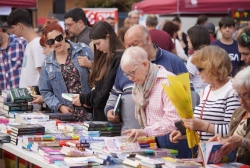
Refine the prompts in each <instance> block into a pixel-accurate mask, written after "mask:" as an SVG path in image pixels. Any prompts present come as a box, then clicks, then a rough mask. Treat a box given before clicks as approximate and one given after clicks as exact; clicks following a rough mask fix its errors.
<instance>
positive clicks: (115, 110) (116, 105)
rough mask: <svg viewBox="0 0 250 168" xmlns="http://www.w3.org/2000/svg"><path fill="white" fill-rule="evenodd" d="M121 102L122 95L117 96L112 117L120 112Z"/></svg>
mask: <svg viewBox="0 0 250 168" xmlns="http://www.w3.org/2000/svg"><path fill="white" fill-rule="evenodd" d="M121 102H122V94H119V95H118V97H117V100H116V103H115V107H114V115H115V116H116V115H117V114H118V113H119V112H120V106H121Z"/></svg>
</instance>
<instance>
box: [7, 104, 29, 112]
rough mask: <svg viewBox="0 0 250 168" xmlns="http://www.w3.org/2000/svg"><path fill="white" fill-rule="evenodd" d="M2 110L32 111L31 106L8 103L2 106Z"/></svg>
mask: <svg viewBox="0 0 250 168" xmlns="http://www.w3.org/2000/svg"><path fill="white" fill-rule="evenodd" d="M3 109H4V110H7V111H31V110H33V105H31V104H30V105H28V104H26V103H20V104H18V103H9V104H4V105H3Z"/></svg>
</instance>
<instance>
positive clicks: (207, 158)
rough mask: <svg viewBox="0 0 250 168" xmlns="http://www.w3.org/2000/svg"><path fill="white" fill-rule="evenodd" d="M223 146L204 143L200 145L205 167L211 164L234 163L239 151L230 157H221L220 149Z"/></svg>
mask: <svg viewBox="0 0 250 168" xmlns="http://www.w3.org/2000/svg"><path fill="white" fill-rule="evenodd" d="M222 146H223V144H221V142H204V143H200V150H201V151H200V152H201V154H202V158H203V163H204V166H205V167H207V165H209V164H218V163H229V162H234V161H235V158H236V152H237V150H234V151H232V152H231V153H229V154H228V155H221V152H220V150H219V149H220V148H221V147H222Z"/></svg>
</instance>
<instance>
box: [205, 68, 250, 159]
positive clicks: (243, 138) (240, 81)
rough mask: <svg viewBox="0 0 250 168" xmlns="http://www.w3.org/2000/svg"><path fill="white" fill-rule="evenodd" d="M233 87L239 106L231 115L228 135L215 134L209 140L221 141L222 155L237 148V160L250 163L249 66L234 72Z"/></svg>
mask: <svg viewBox="0 0 250 168" xmlns="http://www.w3.org/2000/svg"><path fill="white" fill-rule="evenodd" d="M233 87H234V89H235V90H236V91H237V94H236V95H235V96H236V97H238V98H239V99H240V103H241V107H239V108H237V109H236V110H235V112H234V114H233V115H232V118H231V122H230V127H229V134H228V136H227V137H226V138H224V139H222V137H221V135H216V136H214V137H212V138H211V139H210V140H209V141H221V142H222V143H223V144H224V145H223V146H222V148H221V149H220V150H221V155H222V156H223V155H224V154H228V153H230V152H231V151H233V150H235V149H237V148H238V152H237V162H241V163H244V164H250V66H248V67H246V68H244V69H243V70H241V71H240V72H239V73H238V74H236V76H235V77H234V80H233Z"/></svg>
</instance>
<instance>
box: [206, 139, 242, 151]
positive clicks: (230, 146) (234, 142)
mask: <svg viewBox="0 0 250 168" xmlns="http://www.w3.org/2000/svg"><path fill="white" fill-rule="evenodd" d="M243 139H244V137H242V136H238V135H233V136H231V137H229V138H226V139H223V138H222V137H221V135H219V134H218V135H215V136H214V137H212V138H210V139H209V142H212V141H219V142H221V143H222V144H223V146H222V147H221V148H220V149H219V151H220V153H221V154H222V155H228V154H229V153H231V152H232V151H234V150H235V149H237V148H239V147H241V145H242V141H243Z"/></svg>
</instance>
